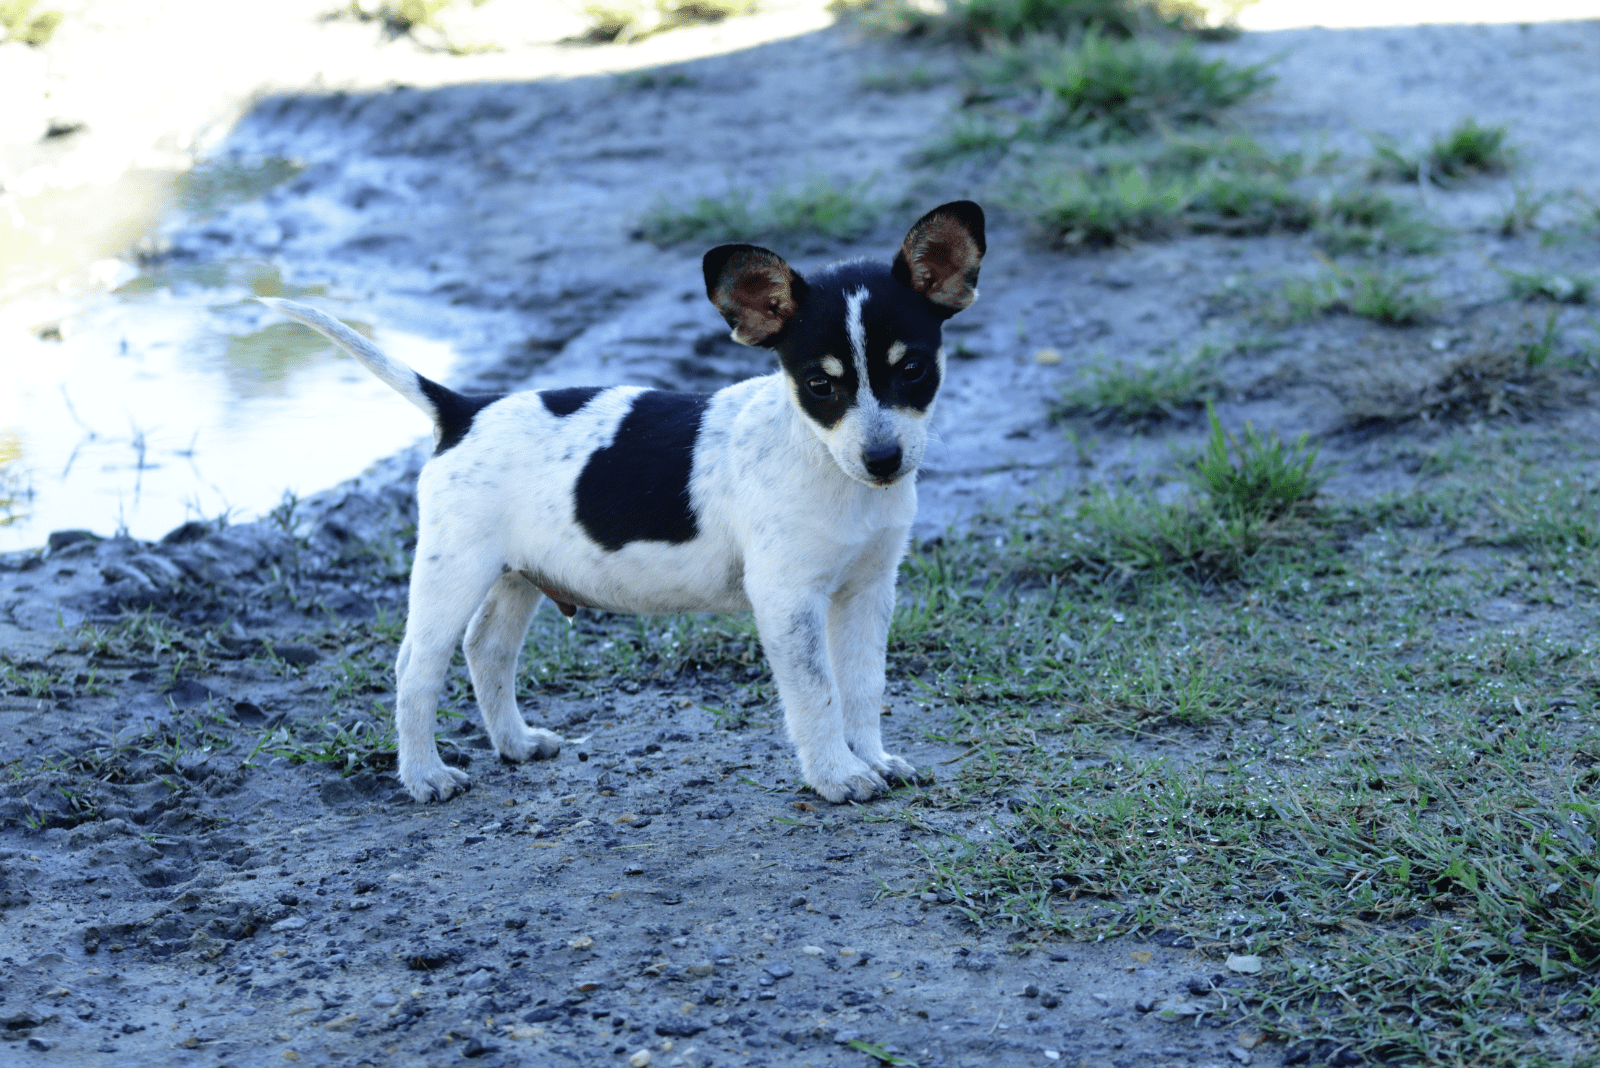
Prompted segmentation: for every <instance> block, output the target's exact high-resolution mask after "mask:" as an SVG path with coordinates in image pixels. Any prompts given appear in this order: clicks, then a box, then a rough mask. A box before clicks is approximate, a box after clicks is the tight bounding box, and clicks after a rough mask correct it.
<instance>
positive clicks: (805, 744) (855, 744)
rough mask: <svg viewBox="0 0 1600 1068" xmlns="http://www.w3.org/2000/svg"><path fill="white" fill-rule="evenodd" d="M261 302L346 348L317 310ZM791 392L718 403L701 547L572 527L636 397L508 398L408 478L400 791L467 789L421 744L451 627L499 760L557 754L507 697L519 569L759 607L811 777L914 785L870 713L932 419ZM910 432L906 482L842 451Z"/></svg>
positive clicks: (849, 788)
mask: <svg viewBox="0 0 1600 1068" xmlns="http://www.w3.org/2000/svg"><path fill="white" fill-rule="evenodd" d="M273 306H274V307H275V308H277V309H278V310H280V311H283V312H284V313H285V314H287V315H291V316H292V317H293V318H295V319H298V320H299V321H301V322H305V323H307V325H310V326H312V327H313V328H316V329H319V330H323V332H324V333H326V334H329V335H330V336H332V337H333V339H334V340H335V341H337V342H338V343H339V344H341V345H347V344H348V339H346V338H345V337H343V336H342V335H341V334H335V333H334V331H333V330H331V329H328V328H326V323H324V322H323V320H324V319H326V318H327V317H326V316H312V315H308V314H305V313H306V312H308V311H310V309H306V308H304V307H303V306H299V305H294V304H292V303H291V302H285V301H275V302H274V304H273ZM857 307H859V305H857ZM362 341H363V343H365V339H362ZM363 362H367V361H366V360H363ZM369 366H371V364H369ZM380 366H381V365H380ZM385 380H386V381H387V378H386V379H385ZM861 380H862V382H863V383H865V381H866V375H865V371H864V366H863V370H862V375H861ZM792 386H793V383H792V382H790V381H789V380H788V378H787V376H786V375H784V374H783V373H781V372H780V373H778V374H773V375H768V376H766V377H764V378H753V379H749V380H747V381H744V382H740V383H738V384H737V385H733V386H729V387H727V388H726V389H723V390H721V391H719V392H718V393H716V394H714V395H713V397H712V399H711V401H710V404H709V406H708V407H707V409H706V412H705V416H704V419H703V422H702V424H701V431H700V435H699V438H698V440H697V443H696V446H695V453H694V462H693V470H692V475H691V479H690V485H689V491H690V499H691V504H692V507H693V510H694V513H695V515H696V519H697V522H698V528H699V534H698V536H697V537H695V538H694V539H693V540H691V541H688V542H684V543H682V544H671V543H667V542H647V541H634V542H629V543H628V544H626V545H624V546H623V547H622V548H621V549H619V550H617V551H615V552H609V551H607V550H606V549H604V548H603V547H602V546H600V545H599V544H597V543H595V542H594V541H593V540H592V539H591V538H590V537H589V535H588V534H587V533H586V532H585V530H584V529H583V527H582V526H581V524H579V523H578V521H577V519H576V517H575V514H574V508H573V499H574V498H573V487H574V485H575V483H576V481H577V479H578V476H579V474H580V473H581V472H582V470H583V468H584V465H585V463H586V462H587V461H588V458H589V456H590V455H591V454H592V453H593V452H594V451H595V450H596V449H600V448H603V447H605V446H607V445H609V444H610V443H611V441H612V439H613V438H614V437H615V435H616V433H617V429H618V426H619V425H620V424H621V422H622V419H623V417H624V416H625V415H626V414H627V412H628V410H629V408H630V405H631V401H632V398H633V397H634V396H635V395H636V394H638V393H639V392H641V390H640V389H638V388H637V387H627V386H622V387H616V388H613V389H609V390H606V391H604V392H602V393H600V394H599V395H597V396H596V397H595V398H594V399H593V400H591V401H590V402H589V403H588V404H586V405H585V406H583V407H582V408H580V409H579V410H578V411H576V412H574V413H572V414H570V415H567V416H563V417H558V416H555V415H552V414H551V413H550V412H549V411H548V410H546V408H545V407H544V403H543V401H542V400H541V399H540V398H539V395H538V394H537V393H519V394H513V395H512V396H510V397H508V398H506V399H504V400H502V401H499V402H498V403H496V404H494V405H491V406H490V407H488V408H485V409H483V410H482V411H481V412H479V413H478V415H477V417H476V418H475V420H474V422H473V425H472V429H471V432H470V433H468V434H467V436H466V438H465V439H464V440H462V441H461V442H460V443H459V444H458V445H456V446H455V447H454V448H451V449H449V450H447V451H446V452H444V453H443V454H440V455H437V456H435V457H434V458H432V459H430V460H429V461H428V463H427V464H426V465H425V466H424V467H423V469H422V473H421V475H420V477H419V478H418V480H417V506H418V511H419V528H418V536H417V551H416V560H415V563H414V565H413V568H412V573H411V603H410V617H409V619H408V620H407V623H406V634H405V639H404V641H403V642H402V644H401V647H400V656H399V661H398V664H397V666H396V667H397V674H398V700H397V704H396V721H397V726H398V730H399V758H400V778H401V781H402V782H403V783H404V784H405V787H406V789H407V790H408V791H409V792H410V793H411V796H413V797H414V798H416V799H417V800H418V801H428V800H440V801H443V800H445V799H447V798H449V797H450V796H451V795H453V794H455V793H457V792H458V791H459V790H461V789H462V788H463V787H465V786H466V785H467V781H468V780H467V776H466V775H465V774H463V773H462V772H460V771H458V770H456V769H454V768H449V767H446V766H445V764H444V763H443V762H442V761H441V760H440V759H439V753H438V749H437V747H436V746H435V744H434V737H433V731H434V726H435V708H436V703H437V700H438V696H439V693H440V690H441V689H442V687H443V685H444V679H445V673H446V670H447V669H448V667H449V664H450V658H451V656H452V654H453V653H454V650H455V647H456V645H457V643H459V642H461V640H462V635H463V632H465V635H466V642H465V647H466V658H467V667H468V669H469V671H470V672H471V675H472V681H473V687H474V690H475V692H476V694H477V697H478V705H479V707H480V708H481V709H482V711H483V717H484V722H485V724H486V726H487V728H488V733H489V737H490V739H491V740H492V741H493V743H494V746H495V749H496V751H497V752H498V753H499V754H500V755H501V756H502V757H505V758H506V759H509V760H515V761H521V760H526V759H529V758H530V757H549V756H554V755H555V754H556V753H557V752H558V751H559V748H560V739H559V738H558V737H557V736H556V735H554V734H552V733H551V732H549V731H545V730H537V729H534V728H532V727H529V726H528V725H527V724H526V723H524V722H523V719H522V716H521V715H520V713H519V712H518V711H517V707H516V701H515V697H514V694H515V670H516V659H517V654H518V652H519V651H520V649H521V647H522V643H523V640H524V638H525V636H526V634H527V629H528V624H529V621H530V620H531V618H532V615H533V611H534V608H535V607H536V606H537V604H538V601H539V598H540V594H539V592H538V591H537V590H536V589H535V588H534V586H533V585H532V584H531V582H530V581H529V580H528V579H526V578H524V577H523V576H522V575H521V574H519V572H521V571H524V570H527V571H532V572H536V573H538V574H539V575H540V576H541V577H542V578H543V579H544V580H545V581H546V584H547V585H548V586H552V587H556V588H559V589H562V590H566V591H570V592H571V593H572V594H574V595H577V596H578V597H581V598H582V600H583V602H584V603H586V604H588V605H591V606H594V607H598V608H606V609H611V610H614V611H619V612H645V613H655V612H733V611H744V610H753V611H754V613H755V617H756V624H757V627H758V629H759V631H760V634H761V642H762V646H763V648H764V649H765V650H766V653H767V656H768V658H769V660H770V661H771V663H772V670H773V675H774V677H775V678H776V680H777V684H778V693H779V696H780V697H781V699H782V701H783V706H784V715H785V720H786V722H787V725H788V729H789V735H790V737H791V738H792V739H793V741H794V743H795V746H796V748H797V749H798V750H799V755H800V764H801V770H802V774H803V775H804V778H805V781H806V782H807V783H809V784H810V785H811V786H812V788H813V789H815V790H816V791H817V792H818V793H819V794H821V795H822V796H823V797H825V798H827V799H828V800H829V801H834V802H843V801H847V800H857V801H865V800H867V799H869V798H871V797H872V796H874V794H876V793H878V792H879V791H883V790H886V789H887V788H888V781H887V780H889V779H902V780H903V779H909V778H910V777H911V776H912V775H913V774H914V773H915V769H914V768H912V766H911V765H910V764H909V763H907V762H906V761H905V760H902V759H901V758H899V757H897V756H893V755H891V754H889V753H887V752H885V751H884V749H883V740H882V736H881V733H880V731H879V720H878V717H879V714H880V709H881V703H882V699H883V687H884V656H885V646H886V643H887V639H888V632H889V621H890V617H891V615H892V614H893V610H894V585H895V574H896V570H897V568H898V566H899V563H900V559H901V557H902V556H903V555H904V553H905V550H906V545H907V541H908V538H909V533H910V529H911V522H912V519H913V517H914V516H915V514H916V508H917V491H916V484H915V479H914V477H911V476H912V473H913V472H914V471H915V467H916V460H917V459H918V458H920V456H921V444H920V442H921V440H922V438H923V437H925V427H926V419H925V418H922V419H911V418H910V417H909V416H907V415H906V414H905V413H895V412H889V411H886V410H884V409H882V408H881V407H880V406H879V405H878V404H877V401H876V399H875V398H874V397H873V396H872V392H871V391H870V390H868V389H863V390H861V391H860V394H859V396H858V407H859V408H861V412H860V413H858V412H856V411H852V412H851V414H850V415H849V416H847V417H846V418H845V419H843V420H841V421H840V423H839V425H838V426H837V427H836V428H835V429H834V431H832V432H823V431H822V430H821V428H820V427H818V426H817V425H816V424H814V423H813V422H812V421H811V420H810V419H808V418H807V417H806V416H805V414H804V413H803V412H802V411H801V409H800V408H799V406H798V404H797V403H796V402H795V401H794V398H793V396H792V394H791V388H792ZM413 388H415V387H413ZM402 392H404V391H402ZM902 423H906V424H908V425H910V426H911V427H912V428H914V429H915V431H916V434H914V435H911V436H912V437H914V438H915V439H916V444H915V450H914V451H913V448H912V447H911V444H912V443H911V442H910V441H909V440H908V439H907V438H904V437H903V438H902V439H901V440H902V441H903V442H906V444H905V445H904V446H903V447H904V450H905V453H906V462H905V464H904V466H903V467H902V473H901V475H900V476H899V477H898V478H897V479H896V480H895V481H893V483H892V484H889V485H878V484H875V483H874V482H873V480H872V479H871V478H870V476H868V475H867V474H866V471H865V469H864V467H863V466H862V463H861V459H860V455H859V454H860V448H859V447H858V446H855V445H850V444H848V443H849V442H859V441H864V440H868V435H869V434H878V433H880V432H883V431H885V430H886V429H887V432H890V433H894V432H895V429H894V428H896V427H897V426H900V425H901V424H902ZM852 428H854V429H852ZM874 440H875V439H874ZM850 448H855V455H853V456H851V455H849V449H850Z"/></svg>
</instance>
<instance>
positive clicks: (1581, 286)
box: [1501, 270, 1594, 304]
mask: <svg viewBox="0 0 1600 1068" xmlns="http://www.w3.org/2000/svg"><path fill="white" fill-rule="evenodd" d="M1501 274H1503V275H1505V278H1506V288H1507V291H1508V292H1509V293H1510V294H1511V297H1512V298H1513V299H1515V300H1527V301H1534V300H1547V301H1551V302H1553V303H1556V304H1587V303H1588V302H1589V298H1590V297H1591V296H1593V295H1594V279H1593V278H1590V277H1588V276H1586V275H1580V274H1562V273H1558V272H1556V271H1509V270H1508V271H1502V272H1501Z"/></svg>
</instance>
